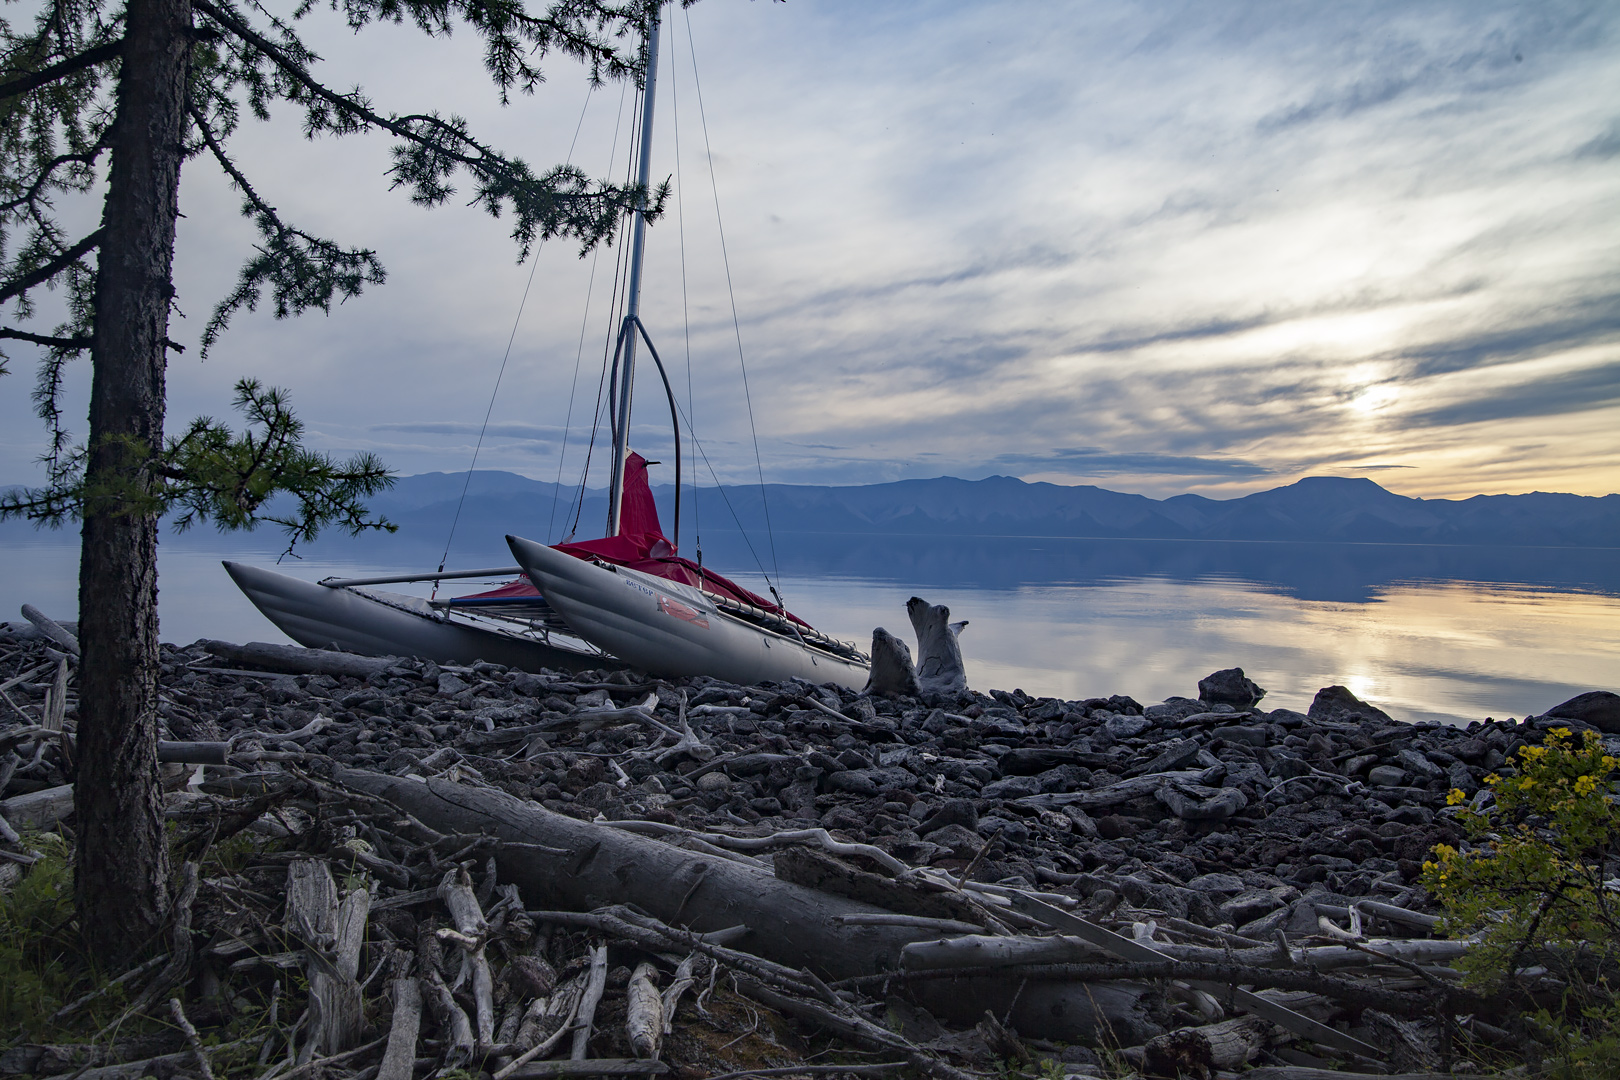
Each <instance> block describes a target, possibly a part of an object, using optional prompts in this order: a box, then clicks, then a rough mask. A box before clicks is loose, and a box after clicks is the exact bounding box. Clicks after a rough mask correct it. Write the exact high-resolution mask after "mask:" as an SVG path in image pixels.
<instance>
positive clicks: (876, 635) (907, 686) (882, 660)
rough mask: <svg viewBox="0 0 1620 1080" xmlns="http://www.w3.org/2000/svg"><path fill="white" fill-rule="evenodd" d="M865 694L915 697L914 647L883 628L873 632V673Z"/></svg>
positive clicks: (867, 683) (916, 686)
mask: <svg viewBox="0 0 1620 1080" xmlns="http://www.w3.org/2000/svg"><path fill="white" fill-rule="evenodd" d="M865 692H866V693H868V694H884V695H889V696H894V695H899V696H903V697H916V696H917V695H918V694H920V693H921V692H922V691H921V688H920V687H919V686H918V685H917V669H916V668H915V667H913V666H912V664H911V646H909V645H907V644H906V643H905V642H904V641H901V640H900V639H899V638H897V637H895V636H894V635H893V634H891V633H889V632H888V631H887V630H885V629H883V627H881V626H880V627H878V628H877V629H876V630H873V631H872V673H871V674H870V675H868V676H867V680H866V691H865Z"/></svg>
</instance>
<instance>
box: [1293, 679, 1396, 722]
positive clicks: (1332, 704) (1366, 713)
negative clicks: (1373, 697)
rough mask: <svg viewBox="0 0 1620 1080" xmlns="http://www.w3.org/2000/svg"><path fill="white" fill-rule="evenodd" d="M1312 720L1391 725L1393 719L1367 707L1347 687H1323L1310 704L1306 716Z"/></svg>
mask: <svg viewBox="0 0 1620 1080" xmlns="http://www.w3.org/2000/svg"><path fill="white" fill-rule="evenodd" d="M1307 715H1309V716H1310V718H1311V719H1312V720H1327V721H1332V722H1338V723H1343V722H1345V721H1350V722H1355V721H1357V720H1377V721H1379V722H1381V723H1386V724H1393V723H1394V722H1395V718H1394V717H1392V716H1390V715H1389V713H1387V712H1385V711H1384V710H1382V709H1380V708H1378V707H1377V706H1376V705H1369V704H1367V703H1366V702H1365V701H1362V700H1361V699H1360V698H1358V697H1356V695H1354V694H1352V693H1351V692H1350V690H1349V689H1348V688H1347V687H1343V686H1324V687H1323V688H1322V689H1320V690H1318V691H1317V692H1316V699H1315V700H1314V701H1312V702H1311V708H1310V712H1309V713H1308V714H1307Z"/></svg>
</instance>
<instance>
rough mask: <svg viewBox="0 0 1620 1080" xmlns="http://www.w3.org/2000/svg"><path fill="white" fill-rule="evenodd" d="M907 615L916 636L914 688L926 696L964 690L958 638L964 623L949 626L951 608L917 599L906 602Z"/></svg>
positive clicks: (915, 597) (965, 681) (964, 674)
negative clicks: (915, 686)
mask: <svg viewBox="0 0 1620 1080" xmlns="http://www.w3.org/2000/svg"><path fill="white" fill-rule="evenodd" d="M906 614H907V615H909V616H910V617H911V628H912V629H913V630H914V631H916V633H917V685H918V687H919V688H921V690H922V692H923V693H925V694H960V693H962V692H963V691H964V690H966V689H967V671H966V669H965V668H964V667H963V666H962V647H961V645H959V644H958V643H957V640H956V638H957V635H958V634H960V633H961V632H962V629H963V628H964V627H965V626H967V623H966V622H965V621H964V622H959V623H952V622H951V621H950V620H951V609H950V608H948V607H946V606H945V605H944V604H930V603H929V602H928V601H926V600H924V599H923V598H922V597H920V596H913V597H912V598H911V599H910V600H907V601H906Z"/></svg>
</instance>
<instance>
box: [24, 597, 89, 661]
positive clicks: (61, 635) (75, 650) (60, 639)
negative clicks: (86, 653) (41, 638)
mask: <svg viewBox="0 0 1620 1080" xmlns="http://www.w3.org/2000/svg"><path fill="white" fill-rule="evenodd" d="M22 613H23V618H25V619H27V620H28V621H29V622H31V623H33V624H34V626H35V628H36V629H38V630H39V632H40V633H41V634H44V635H45V636H46V637H48V638H50V639H51V640H52V641H54V642H56V643H57V644H58V645H60V646H62V648H64V649H66V650H67V651H68V652H70V653H72V654H73V655H74V656H78V655H79V639H78V638H77V637H75V636H74V635H73V634H71V633H69V632H68V630H67V628H66V627H64V626H63V625H62V624H61V623H59V622H57V621H56V620H55V619H53V618H51V617H50V616H49V615H47V614H45V613H44V612H43V611H41V610H39V608H37V607H35V606H34V605H33V604H24V605H23V606H22Z"/></svg>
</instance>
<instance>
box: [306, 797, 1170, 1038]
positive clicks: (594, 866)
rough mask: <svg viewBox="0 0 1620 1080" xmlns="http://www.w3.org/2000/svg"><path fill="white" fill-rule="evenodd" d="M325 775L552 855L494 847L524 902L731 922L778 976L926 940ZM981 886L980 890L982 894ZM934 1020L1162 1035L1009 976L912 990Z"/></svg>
mask: <svg viewBox="0 0 1620 1080" xmlns="http://www.w3.org/2000/svg"><path fill="white" fill-rule="evenodd" d="M336 777H337V779H338V780H339V781H340V782H341V783H343V784H344V785H346V786H348V787H350V788H351V789H353V790H356V791H362V792H366V793H368V794H371V795H376V796H381V797H383V798H385V799H387V800H388V801H390V802H392V803H393V804H394V805H396V806H398V807H399V808H400V809H403V810H405V811H406V812H408V813H409V814H411V815H412V816H413V817H414V818H416V819H417V820H419V821H421V822H423V823H425V824H426V825H428V826H429V827H430V828H433V829H436V830H438V831H440V832H447V833H468V834H475V833H477V832H478V831H479V830H480V829H483V830H486V831H489V832H491V833H493V834H494V835H495V836H496V837H498V838H500V839H501V840H502V841H504V842H506V843H507V844H539V845H541V846H543V847H547V848H553V849H562V850H563V851H565V852H566V854H564V855H561V856H558V857H556V858H548V859H546V860H544V861H543V862H537V861H535V860H533V859H532V858H527V857H524V856H523V855H522V854H520V853H519V852H520V851H521V849H518V850H508V849H502V850H500V851H498V852H497V854H496V860H497V863H498V865H499V867H500V872H501V876H502V878H503V879H504V880H506V881H510V882H513V883H515V884H516V885H517V886H518V888H519V889H520V890H521V891H522V893H523V896H524V898H525V900H527V901H528V902H529V903H530V904H535V905H539V906H543V907H545V908H548V909H555V910H560V911H576V912H588V911H592V910H594V909H597V908H603V907H608V906H611V905H615V904H634V905H635V906H636V907H638V908H640V909H641V910H643V911H644V912H646V913H647V914H649V915H651V916H652V917H653V918H655V919H657V920H659V921H661V922H663V923H667V924H671V925H685V926H687V927H689V928H691V929H692V930H694V931H697V932H699V933H703V932H713V931H719V930H726V929H729V928H732V927H735V926H738V925H739V924H740V925H744V926H747V927H748V928H749V931H750V932H749V935H748V937H747V938H745V939H744V944H745V945H746V946H747V948H748V949H749V950H750V951H752V952H754V953H756V954H757V955H759V956H762V957H765V958H767V959H769V960H771V961H774V962H775V963H778V964H781V965H783V966H785V967H787V968H789V969H791V970H794V971H797V970H799V969H812V970H814V971H815V972H816V973H817V974H818V975H819V976H820V977H822V978H833V979H842V978H847V977H851V976H860V975H868V974H872V973H874V972H877V971H881V970H890V971H893V970H896V969H898V968H899V966H900V954H901V950H902V949H903V948H904V947H905V946H906V945H908V944H910V943H911V942H913V941H921V940H927V939H930V938H933V937H937V936H938V932H937V931H930V930H928V929H926V928H920V927H916V926H893V925H869V924H868V925H862V924H851V923H846V922H844V921H842V919H841V918H840V917H841V916H846V915H874V914H893V913H892V912H885V911H884V910H883V909H881V908H878V907H875V906H873V905H869V904H863V903H860V902H858V901H855V900H850V899H848V898H846V897H841V896H835V895H831V894H828V893H822V892H818V891H816V890H812V889H807V888H805V887H803V886H800V885H795V884H792V883H790V882H785V881H779V880H777V879H776V878H775V877H773V876H772V875H771V873H770V872H769V871H768V870H765V869H764V868H762V867H761V868H755V867H752V866H748V865H744V864H741V863H736V862H730V861H723V860H720V859H716V858H713V857H709V856H702V855H698V854H695V853H693V852H690V851H683V850H681V849H679V848H675V847H671V846H670V845H668V844H662V843H659V842H657V841H655V840H651V839H648V838H646V837H642V836H637V835H635V834H633V833H627V832H625V831H622V830H619V829H612V828H607V827H604V826H602V825H596V824H592V823H589V822H583V821H579V820H576V819H574V818H570V817H566V816H564V815H561V814H555V813H552V812H551V811H549V810H546V809H545V808H543V807H541V806H539V805H538V804H536V803H533V802H528V801H525V800H521V799H517V798H515V797H513V796H511V795H507V794H505V793H503V792H500V791H497V790H493V789H489V788H473V787H468V786H464V785H460V784H455V783H452V782H450V781H446V780H438V779H435V780H427V781H419V780H408V779H403V778H400V777H393V776H383V775H380V774H377V773H370V772H363V771H360V770H347V769H340V770H338V772H337V773H336ZM986 888H991V887H989V886H987V887H986ZM919 992H920V994H921V995H922V997H923V1004H924V1005H925V1006H926V1007H927V1008H929V1009H930V1010H932V1011H933V1012H934V1013H935V1014H936V1015H939V1016H942V1017H945V1018H960V1019H963V1020H966V1021H967V1022H969V1023H972V1022H974V1021H976V1020H977V1019H978V1018H979V1017H980V1016H981V1015H982V1014H983V1012H984V1010H985V1009H986V1008H993V1009H996V1010H997V1012H998V1014H1001V1015H1005V1014H1006V1013H1007V1012H1008V1011H1009V1010H1011V1011H1012V1022H1013V1024H1014V1025H1015V1026H1016V1027H1018V1029H1019V1030H1020V1031H1022V1032H1023V1033H1025V1034H1026V1035H1031V1036H1039V1037H1042V1038H1051V1039H1063V1040H1065V1041H1072V1040H1078V1039H1095V1038H1098V1037H1101V1036H1102V1035H1104V1034H1105V1033H1106V1032H1107V1031H1109V1030H1112V1031H1113V1032H1114V1033H1115V1035H1114V1037H1115V1038H1117V1039H1119V1040H1120V1041H1128V1042H1132V1043H1135V1042H1145V1041H1147V1040H1148V1039H1150V1038H1152V1037H1154V1036H1155V1035H1158V1034H1160V1033H1161V1032H1162V1031H1163V1030H1164V1028H1163V1025H1162V1024H1161V1023H1159V1022H1158V1020H1157V1019H1156V1015H1155V1013H1154V1011H1153V1005H1152V999H1153V994H1152V993H1151V991H1150V990H1149V988H1148V987H1147V986H1146V985H1137V984H1131V983H1115V984H1110V985H1108V986H1101V987H1092V988H1088V987H1085V986H1075V985H1072V984H1068V983H1064V982H1060V981H1051V980H1034V979H1023V978H997V977H988V978H986V977H983V976H980V977H975V978H970V979H963V980H961V981H960V982H957V983H953V984H951V985H949V986H947V985H946V984H943V983H936V984H932V985H930V986H927V987H923V988H920V991H919Z"/></svg>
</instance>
